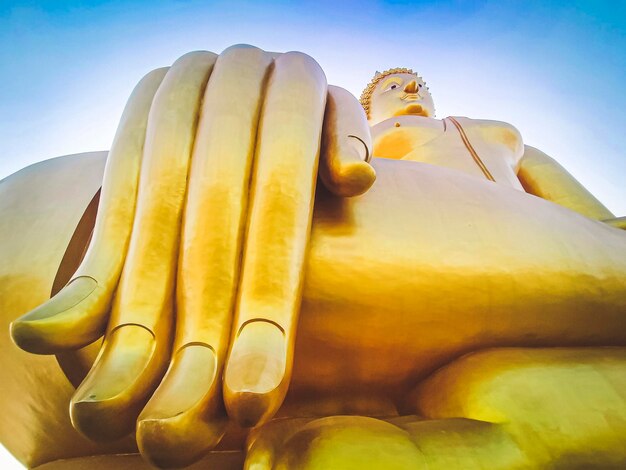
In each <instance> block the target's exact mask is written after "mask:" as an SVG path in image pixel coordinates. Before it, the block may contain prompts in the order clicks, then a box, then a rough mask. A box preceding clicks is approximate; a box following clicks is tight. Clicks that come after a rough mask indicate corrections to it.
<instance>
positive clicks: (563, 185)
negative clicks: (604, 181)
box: [518, 146, 613, 220]
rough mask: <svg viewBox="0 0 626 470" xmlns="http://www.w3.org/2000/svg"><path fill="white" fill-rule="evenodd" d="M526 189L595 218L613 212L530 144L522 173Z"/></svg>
mask: <svg viewBox="0 0 626 470" xmlns="http://www.w3.org/2000/svg"><path fill="white" fill-rule="evenodd" d="M518 175H519V178H520V180H521V182H522V184H523V185H524V189H525V190H526V191H528V192H529V193H531V194H534V195H536V196H539V197H542V198H544V199H547V200H549V201H552V202H555V203H556V204H560V205H561V206H563V207H567V208H568V209H571V210H573V211H576V212H578V213H580V214H583V215H585V216H587V217H590V218H592V219H599V220H601V219H610V218H612V217H613V214H612V213H611V212H610V211H609V210H608V209H607V208H606V207H604V205H602V203H601V202H600V201H598V200H597V199H596V198H595V197H594V196H593V195H592V194H591V193H590V192H589V191H587V190H586V189H585V188H584V187H583V186H582V185H581V184H580V183H579V182H578V181H576V180H575V179H574V178H573V177H572V176H571V175H570V174H569V173H568V172H567V170H565V169H564V168H563V167H562V166H561V165H559V164H558V163H557V162H556V161H555V160H554V159H552V158H550V157H549V156H548V155H546V154H545V153H543V152H541V151H540V150H537V149H536V148H533V147H529V146H526V149H525V151H524V157H523V158H522V159H521V161H520V167H519V172H518Z"/></svg>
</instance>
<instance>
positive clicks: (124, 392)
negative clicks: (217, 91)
mask: <svg viewBox="0 0 626 470" xmlns="http://www.w3.org/2000/svg"><path fill="white" fill-rule="evenodd" d="M216 57H217V56H216V55H215V54H212V53H210V52H194V53H190V54H187V55H184V56H183V57H181V58H180V59H178V60H177V61H176V62H175V63H174V64H173V65H172V67H171V68H170V70H169V71H168V73H167V75H166V76H165V78H164V79H163V83H162V84H161V86H160V88H159V90H158V92H157V93H156V96H155V98H154V102H153V105H152V109H151V110H150V116H149V119H148V128H147V133H146V143H145V149H144V159H143V163H142V168H141V176H140V182H139V193H138V197H137V211H136V215H135V223H134V226H133V231H132V235H131V240H130V246H129V250H128V255H127V257H126V262H125V264H124V269H123V271H122V276H121V280H120V283H119V286H118V290H117V294H116V296H115V300H114V303H113V309H112V312H111V320H110V322H109V327H108V329H107V334H106V336H105V340H104V344H103V347H102V350H101V351H100V354H99V356H98V358H97V359H96V362H95V364H94V366H93V367H92V369H91V371H90V372H89V374H88V375H87V377H86V378H85V380H84V381H83V383H82V384H81V385H80V387H79V388H78V390H77V391H76V393H75V394H74V397H73V398H72V402H71V405H70V416H71V419H72V423H73V424H74V427H75V428H76V429H78V430H79V431H80V432H82V433H83V434H84V435H86V436H87V437H89V438H91V439H94V440H107V439H115V438H119V437H122V436H124V435H125V434H127V433H129V432H131V431H132V430H133V428H134V426H135V421H136V419H137V416H138V415H139V412H140V411H141V409H142V408H143V406H144V405H145V403H146V402H147V401H148V398H149V396H150V394H151V393H152V392H153V391H154V389H155V388H156V386H157V384H158V381H159V379H160V378H161V376H162V374H163V372H164V370H165V367H166V365H167V359H168V357H169V348H170V344H171V338H172V334H171V333H172V323H173V295H174V282H175V275H176V266H177V258H178V248H179V233H180V224H181V217H182V212H183V202H184V197H185V192H186V187H187V170H188V167H189V159H190V154H191V148H192V146H193V141H194V136H195V129H196V123H197V114H198V109H199V106H200V101H201V98H202V94H203V92H204V87H205V85H206V82H207V80H208V77H209V74H210V71H211V69H212V67H213V64H214V62H215V58H216Z"/></svg>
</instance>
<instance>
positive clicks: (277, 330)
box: [224, 52, 327, 426]
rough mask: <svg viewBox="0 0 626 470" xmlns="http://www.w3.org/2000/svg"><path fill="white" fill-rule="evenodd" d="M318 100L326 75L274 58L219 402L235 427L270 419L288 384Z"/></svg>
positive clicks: (303, 59)
mask: <svg viewBox="0 0 626 470" xmlns="http://www.w3.org/2000/svg"><path fill="white" fill-rule="evenodd" d="M326 95H327V87H326V77H325V76H324V73H323V72H322V70H321V68H320V67H319V65H317V63H316V62H315V61H314V60H313V59H311V58H310V57H309V56H307V55H305V54H302V53H299V52H288V53H286V54H283V55H281V56H279V57H278V58H276V59H275V61H274V68H273V70H272V73H271V75H270V77H269V81H268V85H267V96H266V98H265V104H264V107H263V111H262V114H261V118H260V124H259V134H258V147H257V158H256V162H255V169H254V174H253V177H252V182H251V192H252V201H251V206H250V213H249V221H248V228H247V234H246V235H247V237H246V245H245V249H244V253H243V261H242V273H241V283H240V287H239V297H238V299H237V312H236V319H235V323H234V325H233V326H234V328H233V339H232V346H231V349H230V352H229V358H228V362H227V365H226V369H225V372H224V403H225V405H226V408H227V409H228V413H229V415H230V416H231V417H232V418H233V419H235V421H237V422H238V423H239V424H241V425H243V426H254V425H256V424H258V423H261V422H264V421H266V420H267V419H269V418H271V417H272V416H273V415H274V414H275V413H276V411H277V410H278V408H279V407H280V405H281V403H282V402H283V399H284V397H285V394H286V393H287V388H288V386H289V380H290V377H291V365H292V361H293V345H294V342H295V330H296V326H297V316H298V313H299V310H300V301H301V295H302V294H301V292H302V283H303V278H304V261H305V253H306V249H307V245H308V236H309V232H310V227H311V218H312V213H313V198H314V194H315V182H316V180H317V168H318V158H319V153H320V141H321V133H322V119H323V116H324V107H325V103H326ZM294 103H297V106H294Z"/></svg>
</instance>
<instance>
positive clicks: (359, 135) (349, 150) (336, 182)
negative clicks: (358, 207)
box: [319, 86, 376, 197]
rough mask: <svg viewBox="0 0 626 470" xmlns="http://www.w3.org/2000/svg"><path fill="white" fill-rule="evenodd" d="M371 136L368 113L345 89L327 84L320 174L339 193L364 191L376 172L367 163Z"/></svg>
mask: <svg viewBox="0 0 626 470" xmlns="http://www.w3.org/2000/svg"><path fill="white" fill-rule="evenodd" d="M371 149H372V138H371V134H370V127H369V124H368V122H367V116H366V115H365V111H364V110H363V107H362V106H361V104H360V103H359V101H358V100H357V99H356V98H355V97H354V96H353V95H352V94H351V93H350V92H349V91H347V90H344V89H343V88H339V87H336V86H329V87H328V99H327V101H326V113H325V115H324V130H323V133H322V151H321V154H320V168H319V174H320V178H321V179H322V182H323V183H324V186H326V188H327V189H328V190H329V191H331V192H332V193H333V194H336V195H338V196H345V197H350V196H357V195H359V194H363V193H364V192H365V191H367V190H368V189H369V188H370V187H371V186H372V184H374V180H375V179H376V172H375V171H374V168H372V166H371V165H370V164H369V161H370V160H371V157H372V154H371Z"/></svg>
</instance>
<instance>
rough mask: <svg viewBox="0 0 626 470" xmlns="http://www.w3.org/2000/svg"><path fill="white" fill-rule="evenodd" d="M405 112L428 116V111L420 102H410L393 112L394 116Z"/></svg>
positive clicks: (405, 113) (402, 114) (403, 114)
mask: <svg viewBox="0 0 626 470" xmlns="http://www.w3.org/2000/svg"><path fill="white" fill-rule="evenodd" d="M407 114H411V115H414V116H424V117H428V111H427V110H425V109H424V108H423V107H422V105H421V104H417V103H412V104H409V105H407V106H405V107H404V108H403V109H401V110H400V111H398V112H397V113H395V114H394V116H405V115H407Z"/></svg>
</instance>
